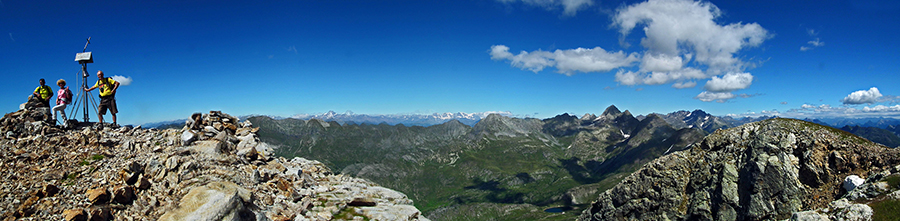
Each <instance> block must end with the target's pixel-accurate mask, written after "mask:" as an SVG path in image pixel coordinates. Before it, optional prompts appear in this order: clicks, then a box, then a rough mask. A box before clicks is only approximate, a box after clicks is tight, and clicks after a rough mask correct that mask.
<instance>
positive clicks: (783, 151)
mask: <svg viewBox="0 0 900 221" xmlns="http://www.w3.org/2000/svg"><path fill="white" fill-rule="evenodd" d="M898 163H900V151H898V150H896V149H890V148H886V147H884V146H880V145H876V144H874V143H872V142H869V141H867V140H864V139H862V138H859V137H857V136H854V135H852V134H849V133H846V132H843V131H840V130H837V129H834V128H830V127H825V126H821V125H816V124H812V123H809V122H805V121H799V120H793V119H781V118H776V119H772V120H766V121H761V122H756V123H751V124H745V125H743V126H740V127H736V128H732V129H727V130H719V131H716V132H715V133H714V134H711V135H709V136H707V137H706V138H704V140H703V141H702V142H701V143H699V144H695V145H693V146H692V147H691V149H689V150H685V151H681V152H676V153H673V154H669V155H666V156H663V157H660V158H658V159H656V160H654V161H653V162H650V163H647V164H646V165H644V167H643V168H641V169H640V170H638V171H636V172H634V173H633V174H631V175H630V176H628V177H626V178H625V179H624V180H622V182H621V183H619V184H618V185H616V186H615V187H613V188H612V189H609V190H607V191H606V192H604V193H601V194H600V196H599V197H598V199H597V201H594V202H593V203H592V204H591V207H590V208H588V209H586V210H584V212H583V214H582V216H581V217H580V218H579V219H581V220H664V219H667V220H771V219H778V220H783V219H789V218H791V217H793V216H794V214H795V212H799V211H804V210H810V209H816V208H825V207H828V204H829V202H831V201H833V200H835V199H838V198H840V197H841V196H843V195H844V194H845V193H846V191H844V190H843V188H842V185H843V179H844V178H845V177H847V176H849V175H861V174H867V173H869V172H870V171H873V170H876V169H878V168H883V167H893V165H897V164H898ZM865 186H866V185H865V184H863V185H862V186H860V187H857V188H856V189H857V190H859V191H862V190H861V188H864V187H865ZM857 190H854V192H855V191H857ZM854 209H855V210H854V211H857V212H852V213H849V215H855V214H866V213H865V210H864V209H863V208H861V207H859V206H855V207H854ZM805 215H810V214H801V215H799V216H801V217H811V216H805Z"/></svg>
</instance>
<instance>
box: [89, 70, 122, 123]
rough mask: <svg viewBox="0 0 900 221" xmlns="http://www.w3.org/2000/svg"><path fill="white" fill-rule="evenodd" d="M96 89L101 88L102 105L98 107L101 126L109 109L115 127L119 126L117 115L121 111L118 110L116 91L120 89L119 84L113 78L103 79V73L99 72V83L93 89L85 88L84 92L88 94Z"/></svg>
mask: <svg viewBox="0 0 900 221" xmlns="http://www.w3.org/2000/svg"><path fill="white" fill-rule="evenodd" d="M96 88H100V104H99V105H97V110H98V111H99V113H97V117H98V118H100V124H101V125H102V124H103V115H105V114H106V110H107V109H108V110H109V113H110V114H112V120H113V125H117V124H116V113H119V109H118V108H116V90H117V89H119V82H116V80H113V79H112V78H111V77H110V78H106V77H103V71H97V83H95V84H94V86H93V87H91V88H85V89H84V91H85V92H88V91H92V90H94V89H96Z"/></svg>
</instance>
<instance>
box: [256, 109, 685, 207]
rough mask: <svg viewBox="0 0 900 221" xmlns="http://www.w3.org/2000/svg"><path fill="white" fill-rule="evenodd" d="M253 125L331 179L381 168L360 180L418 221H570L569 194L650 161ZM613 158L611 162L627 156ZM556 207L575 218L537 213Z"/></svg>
mask: <svg viewBox="0 0 900 221" xmlns="http://www.w3.org/2000/svg"><path fill="white" fill-rule="evenodd" d="M251 122H253V123H254V125H256V126H260V127H261V130H260V135H261V138H262V139H263V141H265V142H269V143H272V144H276V145H281V146H282V148H280V149H278V150H277V151H276V154H278V155H280V156H285V157H293V156H300V157H305V158H309V159H315V160H319V161H322V162H323V163H326V164H327V165H328V166H329V167H331V168H332V169H333V170H334V171H335V172H342V171H344V170H345V169H347V170H349V171H350V172H359V171H363V170H362V169H359V167H366V166H371V165H376V164H377V165H382V166H383V167H372V168H375V169H374V171H380V173H378V172H371V173H365V174H364V175H362V176H358V177H362V178H366V179H369V180H372V181H374V182H376V183H379V184H381V185H383V186H385V187H388V188H392V189H396V190H398V191H400V192H403V193H406V194H407V195H408V196H409V197H410V198H411V199H413V200H414V202H415V206H416V207H418V208H419V209H420V210H422V211H423V212H424V213H426V214H429V215H437V216H438V217H440V218H441V219H446V220H466V219H469V218H466V217H469V216H465V213H464V212H465V211H470V210H478V209H482V210H483V211H481V212H480V213H479V214H480V215H479V216H478V217H480V218H481V219H492V220H522V219H527V220H535V219H549V220H557V219H567V220H570V219H573V218H574V217H576V216H577V214H578V213H579V211H577V210H578V208H580V206H579V205H568V204H569V203H568V201H569V199H567V198H565V197H563V195H564V193H565V192H566V191H567V190H569V189H572V188H574V187H578V186H582V187H581V188H587V189H591V188H596V189H597V190H598V191H603V190H605V189H607V188H609V187H611V186H613V185H615V184H616V183H618V181H620V180H621V179H622V178H624V177H625V176H626V175H627V174H630V173H631V172H633V171H634V170H635V169H637V168H639V167H640V165H642V164H643V163H645V162H646V161H648V160H639V161H633V160H628V159H625V160H623V162H618V161H617V162H615V164H611V165H609V166H605V167H604V170H603V171H597V169H596V168H597V166H599V165H602V162H601V161H603V160H605V159H599V160H598V161H587V160H581V159H579V158H577V157H571V156H570V155H571V153H567V151H568V149H569V148H568V147H569V145H570V144H572V142H573V141H574V140H575V138H574V137H575V135H570V136H566V137H560V138H559V139H558V142H557V143H555V144H553V143H545V142H542V141H540V140H538V139H534V138H530V137H524V136H518V137H508V136H499V137H493V136H486V137H484V138H482V139H477V140H475V141H473V140H470V139H472V138H471V137H469V138H468V139H467V138H466V136H459V135H460V134H465V133H468V132H470V131H471V128H468V130H466V131H461V132H460V131H456V130H454V128H453V127H450V126H446V125H445V127H446V128H440V127H436V126H432V127H427V128H426V127H405V126H399V125H398V126H389V125H344V126H341V125H336V124H332V125H330V126H329V127H328V128H325V127H323V126H321V124H319V123H317V122H314V121H309V122H312V123H307V122H304V121H299V120H294V119H286V120H282V121H274V120H271V119H268V118H254V119H251ZM456 129H459V128H456ZM447 134H449V135H448V136H442V135H447ZM595 145H600V146H611V145H610V144H596V143H595ZM619 145H620V146H621V145H624V144H619ZM667 146H668V145H667ZM645 149H646V148H645ZM656 149H658V148H652V149H649V150H632V151H631V152H633V153H631V154H630V155H638V154H650V155H658V154H660V153H657V152H661V151H659V150H656ZM611 150H613V154H619V153H620V152H623V151H626V150H625V149H624V148H622V149H611ZM648 151H649V152H648ZM603 155H605V154H603ZM653 158H655V157H653ZM451 159H455V160H451ZM607 163H613V162H607ZM348 168H349V169H348ZM353 168H356V169H353ZM367 171H368V170H367ZM350 175H354V176H356V174H353V173H351V174H350ZM474 205H481V206H474ZM488 205H489V206H488ZM513 205H520V206H513ZM555 206H574V207H575V208H576V210H575V211H569V212H567V213H565V214H563V213H546V212H543V209H546V208H549V207H555ZM499 208H502V209H499ZM453 214H459V215H462V216H458V215H453Z"/></svg>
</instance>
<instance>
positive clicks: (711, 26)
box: [490, 0, 771, 102]
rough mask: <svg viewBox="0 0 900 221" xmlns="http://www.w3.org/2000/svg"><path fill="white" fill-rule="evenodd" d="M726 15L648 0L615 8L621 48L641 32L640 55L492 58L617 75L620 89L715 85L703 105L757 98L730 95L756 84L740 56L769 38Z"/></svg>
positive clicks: (498, 48)
mask: <svg viewBox="0 0 900 221" xmlns="http://www.w3.org/2000/svg"><path fill="white" fill-rule="evenodd" d="M498 1H500V2H505V3H513V2H520V1H521V2H523V3H525V4H530V5H541V6H554V5H562V4H568V5H571V6H577V7H575V8H576V9H578V8H580V7H584V6H585V5H590V4H592V3H593V2H591V1H586V0H573V1H565V0H562V1H559V0H498ZM565 2H569V3H565ZM576 11H577V10H576ZM721 16H722V11H721V10H719V8H718V7H716V6H715V5H713V4H712V3H709V2H702V1H698V2H695V1H693V0H647V1H646V2H642V3H638V4H632V5H628V6H624V7H620V8H619V9H617V10H616V11H615V12H614V15H613V18H612V21H613V23H612V24H611V25H610V26H611V27H612V28H615V29H617V30H618V31H619V33H620V34H621V38H620V44H622V45H623V46H626V47H627V45H629V44H628V41H627V37H628V36H629V35H630V34H631V33H632V31H634V30H640V31H643V35H642V36H641V40H640V45H641V49H640V52H633V53H630V54H629V53H627V52H624V51H618V52H608V51H606V50H604V49H603V48H600V47H595V48H593V49H585V48H577V49H568V50H556V51H553V52H552V53H551V52H548V51H542V50H537V51H532V52H526V51H522V52H519V53H518V54H513V53H510V52H509V47H506V46H504V45H494V46H492V47H491V52H490V54H491V59H493V60H509V61H510V64H511V65H512V66H513V67H517V68H520V69H523V70H530V71H533V72H539V71H542V70H543V69H544V68H547V67H555V68H556V69H557V72H559V73H562V74H566V75H572V74H573V73H574V72H577V71H580V72H607V71H612V70H613V69H619V70H617V71H616V74H615V81H616V82H618V83H619V84H621V85H641V84H647V85H658V84H672V87H674V88H691V87H696V86H697V82H696V80H699V79H708V78H712V79H711V80H709V81H707V85H706V86H705V87H704V89H705V90H708V91H704V93H701V94H700V95H697V97H695V98H696V99H699V100H702V101H718V102H724V101H727V100H728V99H732V98H737V97H750V96H753V95H747V96H741V95H735V94H732V93H731V92H732V91H735V90H740V89H745V88H747V87H749V86H750V85H751V84H752V83H753V75H751V74H750V73H746V71H745V69H748V68H753V67H755V66H756V65H757V64H756V63H752V62H747V61H745V60H743V58H742V57H740V56H737V53H738V52H740V51H741V50H744V49H746V48H752V47H757V46H759V45H761V44H762V43H763V41H765V40H766V39H768V38H770V37H771V35H770V34H769V33H768V31H767V30H766V29H764V28H762V26H760V25H759V24H757V23H743V22H737V23H730V24H720V23H717V22H716V20H717V19H719V18H720V17H721ZM751 59H752V58H751ZM634 63H638V64H639V65H638V67H637V68H632V67H633V64H634ZM743 95H746V94H743Z"/></svg>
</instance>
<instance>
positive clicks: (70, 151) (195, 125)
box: [0, 109, 427, 220]
mask: <svg viewBox="0 0 900 221" xmlns="http://www.w3.org/2000/svg"><path fill="white" fill-rule="evenodd" d="M36 116H37V114H36V112H35V111H33V110H27V109H25V110H20V111H17V112H14V113H10V114H7V115H6V116H4V117H3V118H2V119H0V133H2V135H3V136H2V138H0V156H2V158H0V159H2V161H0V179H2V183H0V216H2V219H4V220H427V219H425V218H424V216H422V215H421V213H420V212H419V210H418V209H416V208H415V207H413V206H412V201H411V200H409V199H408V198H407V197H406V195H404V194H402V193H399V192H396V191H394V190H390V189H387V188H383V187H380V186H378V185H376V184H374V183H371V182H369V181H366V180H363V179H358V178H352V177H347V176H343V175H336V174H333V173H332V172H331V171H330V170H329V169H328V168H327V167H325V165H324V164H322V163H320V162H318V161H312V160H307V159H303V158H294V159H285V158H281V157H272V156H271V148H270V147H269V146H268V145H267V144H265V143H262V142H260V141H259V137H258V135H257V134H256V132H257V130H258V128H254V127H252V123H250V122H249V121H244V122H239V121H238V119H237V118H234V117H232V116H229V115H228V114H224V113H221V112H217V111H211V112H210V113H209V114H194V115H193V116H191V119H190V120H188V122H186V126H185V128H183V129H182V130H177V129H168V130H156V129H142V128H140V126H138V127H137V128H130V127H121V128H117V129H112V128H103V129H93V128H91V127H77V128H75V129H73V130H62V129H58V128H56V127H53V126H50V125H49V124H47V123H45V122H42V121H41V120H42V119H38V118H37V117H36Z"/></svg>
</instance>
